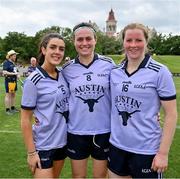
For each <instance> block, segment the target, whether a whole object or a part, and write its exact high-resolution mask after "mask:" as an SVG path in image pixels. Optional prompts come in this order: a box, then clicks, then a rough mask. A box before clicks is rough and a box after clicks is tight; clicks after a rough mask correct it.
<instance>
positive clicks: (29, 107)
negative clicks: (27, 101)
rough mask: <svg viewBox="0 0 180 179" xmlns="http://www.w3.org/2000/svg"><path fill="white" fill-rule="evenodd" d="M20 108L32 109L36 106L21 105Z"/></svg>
mask: <svg viewBox="0 0 180 179" xmlns="http://www.w3.org/2000/svg"><path fill="white" fill-rule="evenodd" d="M21 108H22V109H25V110H34V109H35V108H36V106H23V105H21Z"/></svg>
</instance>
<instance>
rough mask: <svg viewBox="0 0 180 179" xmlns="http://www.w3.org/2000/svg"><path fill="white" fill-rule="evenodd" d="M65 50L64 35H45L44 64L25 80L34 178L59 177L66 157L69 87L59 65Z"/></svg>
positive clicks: (24, 123) (24, 115)
mask: <svg viewBox="0 0 180 179" xmlns="http://www.w3.org/2000/svg"><path fill="white" fill-rule="evenodd" d="M64 51H65V43H64V40H63V38H62V37H61V36H60V34H58V33H49V34H47V35H45V36H44V37H43V38H42V41H41V43H40V48H39V64H40V65H41V66H37V68H36V70H35V71H34V72H32V73H31V74H30V75H29V76H28V77H27V79H26V80H25V82H24V88H23V95H22V102H21V108H22V109H21V128H22V133H23V137H24V142H25V145H26V148H27V161H28V165H29V168H30V170H31V172H32V174H33V175H34V178H58V177H59V175H60V173H61V170H62V167H63V164H64V159H65V158H66V142H67V117H68V116H67V114H68V97H69V89H68V86H67V83H66V81H65V79H64V77H63V76H62V72H61V71H59V70H58V69H57V68H56V66H57V65H59V64H60V63H61V61H62V59H63V57H64ZM33 115H34V118H35V123H34V124H33V125H32V116H33Z"/></svg>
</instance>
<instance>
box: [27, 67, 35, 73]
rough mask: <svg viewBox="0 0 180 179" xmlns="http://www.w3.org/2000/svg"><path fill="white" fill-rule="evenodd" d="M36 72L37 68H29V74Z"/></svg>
mask: <svg viewBox="0 0 180 179" xmlns="http://www.w3.org/2000/svg"><path fill="white" fill-rule="evenodd" d="M35 70H36V67H34V66H29V67H28V72H29V73H32V72H33V71H35Z"/></svg>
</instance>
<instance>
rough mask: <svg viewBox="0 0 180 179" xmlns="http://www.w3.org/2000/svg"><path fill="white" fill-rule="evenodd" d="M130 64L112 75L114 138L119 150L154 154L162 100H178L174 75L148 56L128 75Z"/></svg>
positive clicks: (158, 143)
mask: <svg viewBox="0 0 180 179" xmlns="http://www.w3.org/2000/svg"><path fill="white" fill-rule="evenodd" d="M126 67H127V61H125V62H124V63H122V65H121V66H120V67H118V68H116V69H113V70H112V73H111V94H112V112H111V137H110V143H112V144H113V145H114V146H116V147H117V148H120V149H123V150H126V151H129V152H134V153H140V154H155V153H156V152H157V150H158V148H159V145H160V139H161V135H162V130H161V127H160V123H159V121H158V119H157V115H158V112H159V110H160V106H161V105H160V100H167V101H168V100H173V99H175V98H176V91H175V86H174V83H173V79H172V74H171V73H170V72H169V70H168V69H167V67H165V66H164V65H162V64H160V63H158V62H156V61H155V60H153V59H152V58H151V57H150V56H149V55H146V57H145V59H144V60H143V62H142V63H141V64H140V66H139V68H138V70H137V71H135V72H134V73H132V74H130V75H129V74H128V73H127V71H126Z"/></svg>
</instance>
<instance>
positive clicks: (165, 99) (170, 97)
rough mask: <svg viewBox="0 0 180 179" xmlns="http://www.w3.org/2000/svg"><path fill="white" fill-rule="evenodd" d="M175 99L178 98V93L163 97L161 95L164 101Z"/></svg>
mask: <svg viewBox="0 0 180 179" xmlns="http://www.w3.org/2000/svg"><path fill="white" fill-rule="evenodd" d="M174 99H176V95H173V96H168V97H161V96H160V100H162V101H171V100H174Z"/></svg>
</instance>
